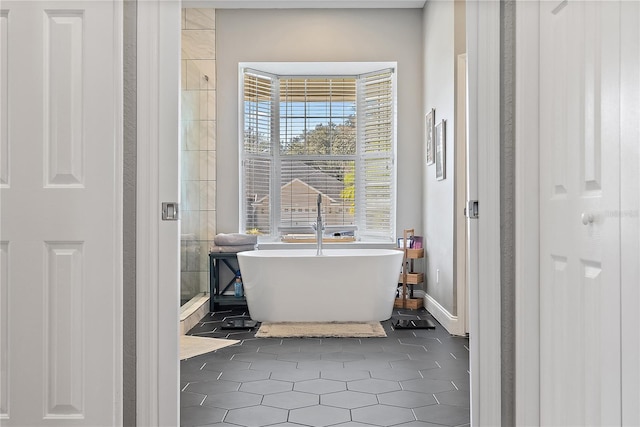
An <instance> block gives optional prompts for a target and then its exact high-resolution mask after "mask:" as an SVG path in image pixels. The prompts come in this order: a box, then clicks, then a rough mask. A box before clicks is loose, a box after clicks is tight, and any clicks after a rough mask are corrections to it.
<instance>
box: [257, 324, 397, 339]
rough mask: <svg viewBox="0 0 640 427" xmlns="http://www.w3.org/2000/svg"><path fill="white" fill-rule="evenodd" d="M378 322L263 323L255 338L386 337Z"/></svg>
mask: <svg viewBox="0 0 640 427" xmlns="http://www.w3.org/2000/svg"><path fill="white" fill-rule="evenodd" d="M386 336H387V334H386V332H385V331H384V328H383V327H382V325H381V324H380V322H326V323H325V322H295V323H294V322H283V323H270V322H263V323H262V325H261V326H260V329H258V332H256V338H312V337H313V338H329V337H338V338H373V337H386Z"/></svg>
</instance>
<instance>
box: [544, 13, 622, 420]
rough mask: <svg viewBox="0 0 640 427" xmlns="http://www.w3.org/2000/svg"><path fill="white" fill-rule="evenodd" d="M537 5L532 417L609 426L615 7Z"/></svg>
mask: <svg viewBox="0 0 640 427" xmlns="http://www.w3.org/2000/svg"><path fill="white" fill-rule="evenodd" d="M540 3H541V4H540V7H541V10H540V37H541V40H540V43H541V44H540V165H541V170H540V194H541V195H540V197H541V200H540V203H541V207H540V221H541V222H540V224H541V246H540V251H541V253H540V256H541V277H540V278H541V280H540V282H541V283H540V298H541V300H540V305H541V319H540V324H541V330H540V334H541V338H540V350H541V354H540V363H541V366H540V372H541V379H540V387H541V393H540V395H541V412H540V420H541V424H542V425H557V426H564V425H616V424H619V423H620V384H621V372H620V346H621V338H620V333H621V331H620V322H619V321H616V319H619V316H620V313H619V307H620V232H619V218H618V216H617V215H612V214H611V212H618V211H619V207H620V178H619V167H620V158H619V155H620V145H619V144H620V135H619V126H620V117H619V111H620V81H619V65H620V56H619V45H620V40H619V37H620V32H619V27H618V23H619V18H620V10H619V4H617V3H614V2H540ZM545 165H550V166H551V168H552V170H551V171H548V170H547V168H546V166H545ZM549 172H551V173H549Z"/></svg>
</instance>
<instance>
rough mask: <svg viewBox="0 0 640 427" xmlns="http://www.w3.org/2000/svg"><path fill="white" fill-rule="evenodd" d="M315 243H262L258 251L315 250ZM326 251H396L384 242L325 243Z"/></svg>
mask: <svg viewBox="0 0 640 427" xmlns="http://www.w3.org/2000/svg"><path fill="white" fill-rule="evenodd" d="M315 247H316V244H315V243H286V242H261V243H258V249H261V250H269V249H314V248H315ZM322 247H323V248H324V249H345V248H350V249H395V248H396V245H395V244H394V243H391V242H390V243H384V242H343V243H323V244H322Z"/></svg>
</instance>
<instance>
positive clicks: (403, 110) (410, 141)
mask: <svg viewBox="0 0 640 427" xmlns="http://www.w3.org/2000/svg"><path fill="white" fill-rule="evenodd" d="M421 45H422V11H421V10H419V9H377V10H373V9H359V10H350V9H333V10H330V9H322V10H313V9H282V10H225V9H218V10H216V57H217V79H218V81H217V115H218V116H217V174H218V175H217V177H218V188H217V200H216V207H217V229H218V231H219V232H221V233H228V232H233V231H237V230H238V227H239V225H238V223H239V221H238V217H239V215H238V212H239V207H238V203H239V202H238V111H239V110H238V63H239V62H252V61H282V62H285V61H290V62H293V61H300V62H304V61H327V62H329V61H335V62H340V61H396V62H397V63H398V74H397V81H398V169H399V172H398V216H397V218H398V221H397V230H398V234H399V235H402V229H403V228H415V229H416V234H422V231H421V224H422V213H421V210H422V209H421V206H422V196H423V191H422V175H421V170H422V158H423V156H422V151H423V145H422V144H423V137H422V130H423V125H422V120H423V117H424V115H423V113H422V103H421V96H420V94H421V93H422V77H421V76H422V63H421V57H422V52H421Z"/></svg>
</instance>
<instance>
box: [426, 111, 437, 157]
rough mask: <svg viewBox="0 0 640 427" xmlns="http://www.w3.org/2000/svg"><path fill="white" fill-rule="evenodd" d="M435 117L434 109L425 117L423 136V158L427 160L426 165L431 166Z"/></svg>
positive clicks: (433, 149)
mask: <svg viewBox="0 0 640 427" xmlns="http://www.w3.org/2000/svg"><path fill="white" fill-rule="evenodd" d="M435 117H436V110H435V109H434V108H432V109H431V111H429V112H428V113H427V115H426V116H425V127H424V129H425V135H424V147H425V158H426V160H427V165H432V164H433V163H434V161H435V160H434V159H435V156H434V151H435V146H434V126H433V124H434V121H435Z"/></svg>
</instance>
